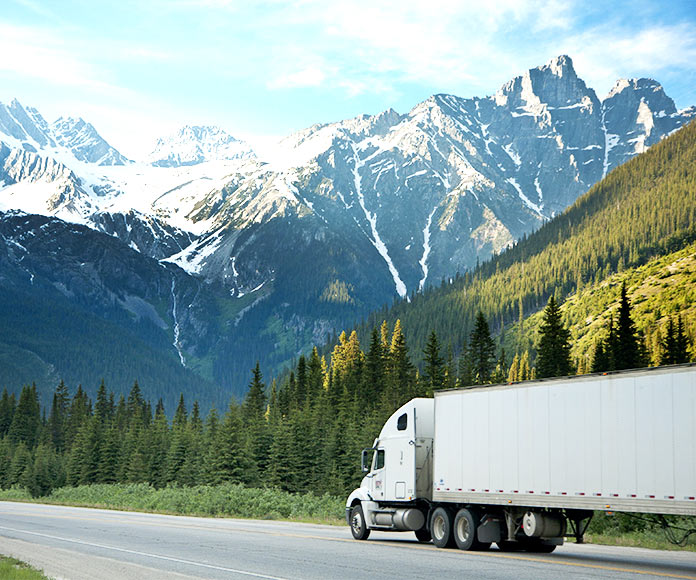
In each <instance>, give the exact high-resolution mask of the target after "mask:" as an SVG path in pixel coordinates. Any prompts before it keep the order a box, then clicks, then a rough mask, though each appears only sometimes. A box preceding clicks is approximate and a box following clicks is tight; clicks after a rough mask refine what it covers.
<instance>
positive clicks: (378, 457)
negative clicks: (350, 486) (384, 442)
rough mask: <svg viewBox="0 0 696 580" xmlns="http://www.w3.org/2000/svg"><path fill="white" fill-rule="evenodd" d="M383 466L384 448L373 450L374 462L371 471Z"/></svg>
mask: <svg viewBox="0 0 696 580" xmlns="http://www.w3.org/2000/svg"><path fill="white" fill-rule="evenodd" d="M383 467H384V449H378V450H377V451H375V464H374V467H373V468H372V471H377V470H378V469H382V468H383Z"/></svg>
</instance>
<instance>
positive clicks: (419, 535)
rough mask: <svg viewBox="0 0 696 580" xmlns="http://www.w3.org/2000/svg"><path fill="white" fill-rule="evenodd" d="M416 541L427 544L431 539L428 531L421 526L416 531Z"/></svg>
mask: <svg viewBox="0 0 696 580" xmlns="http://www.w3.org/2000/svg"><path fill="white" fill-rule="evenodd" d="M416 539H417V540H418V541H419V542H422V543H423V544H427V543H428V542H429V541H430V540H432V539H433V537H432V536H431V535H430V530H428V528H426V527H425V526H423V527H422V528H421V529H420V530H416Z"/></svg>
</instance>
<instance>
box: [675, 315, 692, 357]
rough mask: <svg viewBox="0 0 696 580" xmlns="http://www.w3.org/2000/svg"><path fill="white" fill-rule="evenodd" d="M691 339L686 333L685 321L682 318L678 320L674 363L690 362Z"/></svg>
mask: <svg viewBox="0 0 696 580" xmlns="http://www.w3.org/2000/svg"><path fill="white" fill-rule="evenodd" d="M689 347H690V344H689V338H688V337H687V336H686V332H684V321H683V320H682V317H681V316H679V317H678V318H677V334H676V337H675V340H674V363H675V364H682V363H686V362H689Z"/></svg>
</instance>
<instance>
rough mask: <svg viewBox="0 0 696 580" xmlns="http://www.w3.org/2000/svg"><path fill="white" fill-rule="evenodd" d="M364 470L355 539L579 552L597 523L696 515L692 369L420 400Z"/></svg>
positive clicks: (388, 428)
mask: <svg viewBox="0 0 696 580" xmlns="http://www.w3.org/2000/svg"><path fill="white" fill-rule="evenodd" d="M368 463H369V465H368ZM363 471H366V472H368V473H367V475H366V476H365V477H364V478H363V481H362V484H361V486H360V488H358V489H356V490H355V491H354V492H353V493H352V494H351V495H350V496H349V498H348V500H347V502H346V518H347V521H348V524H349V525H350V526H351V531H352V533H353V536H354V537H355V538H356V539H366V538H367V536H368V535H369V533H370V530H373V529H376V530H385V531H409V530H410V531H414V532H415V533H416V536H417V537H418V539H419V540H421V541H430V539H431V538H432V540H433V543H435V545H437V546H438V547H449V546H453V545H455V544H456V545H457V546H458V547H459V548H461V549H465V550H470V549H485V548H488V547H489V546H490V545H491V543H492V542H496V543H497V544H498V546H499V547H500V548H501V549H503V550H516V549H525V550H528V551H542V552H550V551H552V550H553V549H554V548H555V547H556V546H557V545H560V544H562V543H563V539H564V537H569V536H572V537H575V538H576V540H577V541H582V537H583V534H584V532H585V530H586V528H587V525H588V524H589V520H590V518H591V517H592V514H593V512H594V511H595V510H602V511H613V512H639V513H655V514H681V515H689V516H696V365H679V366H673V367H660V368H654V369H644V370H636V371H622V372H616V373H608V374H602V375H585V376H577V377H568V378H561V379H549V380H538V381H530V382H524V383H516V384H512V385H495V386H485V387H477V388H466V389H455V390H447V391H439V392H437V393H435V397H434V399H413V400H412V401H410V402H408V403H407V404H406V405H404V406H403V407H401V408H400V409H399V410H398V411H396V413H394V414H393V415H392V416H391V417H390V418H389V419H388V420H387V422H386V423H385V425H384V427H383V428H382V431H381V432H380V435H379V437H378V438H377V439H376V440H375V443H374V445H373V447H372V448H371V449H366V450H364V451H363Z"/></svg>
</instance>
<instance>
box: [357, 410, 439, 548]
mask: <svg viewBox="0 0 696 580" xmlns="http://www.w3.org/2000/svg"><path fill="white" fill-rule="evenodd" d="M433 432H434V401H433V399H423V398H419V399H413V400H411V401H409V402H408V403H406V404H405V405H403V406H402V407H401V408H399V409H398V410H397V411H396V412H395V413H394V414H393V415H392V416H391V417H390V418H389V419H388V420H387V422H386V423H385V424H384V427H383V428H382V430H381V432H380V434H379V437H378V438H377V439H375V442H374V444H373V446H372V447H371V448H369V449H364V450H363V454H362V468H363V471H365V472H367V473H366V475H365V477H364V478H363V480H362V483H361V484H360V487H359V488H358V489H356V490H355V491H354V492H353V493H352V494H351V495H350V496H349V497H348V500H347V502H346V519H347V521H348V523H349V525H351V528H352V529H354V526H353V523H355V524H357V525H358V528H359V529H363V528H364V531H363V532H360V533H359V535H361V534H364V533H369V530H371V529H382V530H395V531H408V530H411V531H416V530H418V529H420V528H422V527H423V526H424V523H425V513H424V512H423V511H422V510H419V509H418V507H417V503H418V501H419V500H430V499H431V498H432V443H433ZM361 526H362V528H361ZM354 535H355V532H354ZM365 537H366V536H365Z"/></svg>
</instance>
